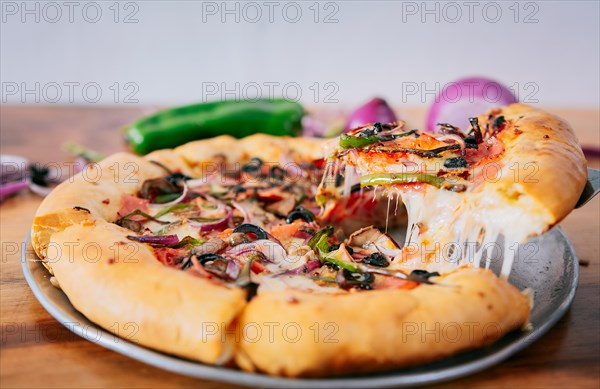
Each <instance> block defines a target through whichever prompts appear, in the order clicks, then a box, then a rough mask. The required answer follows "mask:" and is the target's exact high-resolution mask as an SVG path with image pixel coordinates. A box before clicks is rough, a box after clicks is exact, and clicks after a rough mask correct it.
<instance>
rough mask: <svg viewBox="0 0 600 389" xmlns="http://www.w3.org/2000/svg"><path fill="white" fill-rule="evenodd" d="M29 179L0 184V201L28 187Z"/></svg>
mask: <svg viewBox="0 0 600 389" xmlns="http://www.w3.org/2000/svg"><path fill="white" fill-rule="evenodd" d="M27 186H28V184H27V181H25V180H23V181H15V182H9V183H7V184H4V185H0V201H4V199H5V198H7V197H9V196H11V195H13V194H15V193H17V192H20V191H21V190H23V189H25V188H27Z"/></svg>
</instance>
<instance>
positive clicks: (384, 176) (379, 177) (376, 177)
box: [360, 173, 444, 188]
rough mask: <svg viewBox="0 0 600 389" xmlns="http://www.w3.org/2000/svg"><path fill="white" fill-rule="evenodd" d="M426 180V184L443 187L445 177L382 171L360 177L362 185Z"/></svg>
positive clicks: (408, 182) (409, 182)
mask: <svg viewBox="0 0 600 389" xmlns="http://www.w3.org/2000/svg"><path fill="white" fill-rule="evenodd" d="M419 182H424V183H426V184H429V185H432V186H435V187H438V188H439V187H441V186H442V183H443V182H444V179H443V178H441V177H437V176H433V175H431V174H424V173H380V174H368V175H364V176H362V177H361V178H360V185H361V187H365V186H379V185H394V184H411V183H419Z"/></svg>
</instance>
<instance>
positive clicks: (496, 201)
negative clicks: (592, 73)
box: [318, 104, 587, 277]
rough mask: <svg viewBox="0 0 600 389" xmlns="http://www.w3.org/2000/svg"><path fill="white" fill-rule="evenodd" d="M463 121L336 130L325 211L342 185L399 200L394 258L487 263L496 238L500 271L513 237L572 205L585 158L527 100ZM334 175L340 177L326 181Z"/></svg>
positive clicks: (544, 225) (431, 265) (556, 123)
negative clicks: (466, 124) (433, 126)
mask: <svg viewBox="0 0 600 389" xmlns="http://www.w3.org/2000/svg"><path fill="white" fill-rule="evenodd" d="M470 122H471V128H470V129H469V131H468V132H467V133H464V132H463V131H461V130H460V129H458V128H456V127H454V126H452V125H449V124H440V131H439V133H438V134H429V133H424V132H420V131H417V130H408V129H406V128H404V126H403V123H391V124H380V123H375V124H373V125H369V126H365V127H362V128H357V129H355V130H353V131H351V132H350V133H348V134H343V135H342V136H341V137H340V138H339V139H336V140H335V141H334V142H335V143H332V144H330V145H329V147H328V150H329V151H328V162H329V163H328V169H327V170H326V172H325V176H324V179H323V182H322V184H321V186H320V188H319V195H318V200H319V201H320V203H321V205H322V206H323V208H324V212H325V213H327V212H328V210H330V209H334V208H335V206H336V204H337V203H339V202H340V201H347V200H343V199H344V198H346V197H347V196H348V195H349V191H348V190H339V188H340V187H343V188H356V189H354V190H358V191H362V192H363V194H364V193H365V192H366V191H369V192H370V193H373V197H375V196H376V195H375V194H377V196H379V197H380V196H381V195H385V196H386V197H388V201H391V202H397V201H399V200H401V201H402V202H403V203H404V205H405V207H406V209H407V212H408V229H407V233H406V239H405V242H404V246H403V251H404V252H403V255H401V256H398V260H396V261H394V263H395V265H396V266H399V267H407V268H415V267H423V265H426V266H425V268H427V269H428V270H431V271H436V270H440V271H441V270H446V269H449V268H454V267H456V266H460V265H461V264H465V263H469V264H473V265H475V266H480V265H481V263H480V262H481V261H482V259H483V261H484V262H485V267H486V268H487V267H489V266H490V254H489V253H488V251H489V249H490V247H493V246H494V245H496V244H497V243H499V242H500V243H501V244H502V247H503V249H502V250H501V251H502V253H503V257H504V259H503V263H502V269H501V275H502V276H503V277H508V275H509V273H510V269H511V266H512V261H513V255H512V253H513V251H514V250H513V248H512V247H513V245H514V244H515V243H522V242H524V241H525V240H526V239H527V238H528V237H531V236H535V235H539V234H542V233H543V232H545V231H546V230H548V229H549V228H550V227H552V226H553V225H555V224H556V223H558V222H559V221H560V220H562V218H564V217H565V216H566V215H567V214H568V213H569V212H570V211H571V210H572V209H573V207H574V206H575V204H576V202H577V199H578V198H579V195H580V194H581V191H582V190H583V186H584V185H585V180H586V177H587V171H586V163H585V158H584V156H583V153H582V151H581V148H580V147H579V145H578V143H577V140H576V138H575V135H574V134H573V131H572V130H571V128H570V127H569V125H568V124H567V123H565V122H564V121H562V120H561V119H559V118H557V117H555V116H552V115H550V114H547V113H545V112H543V111H541V110H539V109H536V108H533V107H529V106H526V105H522V104H514V105H511V106H508V107H504V108H498V109H493V110H491V111H489V112H488V113H486V114H483V115H481V116H479V117H475V118H471V119H470ZM337 174H342V175H343V177H344V179H345V183H344V185H343V186H335V185H332V182H333V181H332V177H334V176H336V175H337ZM350 192H351V191H350ZM340 199H342V200H340ZM374 200H375V198H374ZM440 254H442V255H440ZM419 263H420V264H421V265H420V266H419V265H418V264H419Z"/></svg>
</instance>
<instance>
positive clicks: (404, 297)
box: [236, 268, 529, 377]
mask: <svg viewBox="0 0 600 389" xmlns="http://www.w3.org/2000/svg"><path fill="white" fill-rule="evenodd" d="M436 282H440V283H443V284H445V285H448V286H439V285H438V286H430V285H421V286H419V287H417V288H415V289H412V290H375V291H369V292H359V293H347V294H337V295H323V294H313V293H303V292H299V291H294V290H288V291H285V292H283V293H268V292H267V293H265V294H260V293H259V295H258V296H257V297H256V298H254V299H253V300H252V301H251V302H250V303H249V304H248V306H247V307H246V309H245V310H244V312H243V314H242V316H241V318H240V320H239V327H238V338H239V339H240V345H239V351H238V352H237V353H236V361H237V362H238V364H239V365H240V366H241V367H242V368H243V369H245V370H248V371H259V372H266V373H268V374H273V375H282V376H289V377H298V376H303V377H322V376H333V375H343V374H357V373H364V372H374V371H383V370H390V369H398V368H402V367H406V366H412V365H417V364H422V363H426V362H430V361H433V360H437V359H441V358H444V357H447V356H450V355H453V354H456V353H458V352H461V351H465V350H468V349H472V348H476V347H480V346H484V345H487V344H490V343H492V342H494V341H496V340H497V339H499V338H500V337H502V336H503V335H504V334H506V333H508V332H510V331H512V330H515V329H518V328H520V327H522V326H523V325H524V324H525V323H527V320H528V317H529V303H528V300H527V298H526V297H525V296H524V295H523V294H522V293H520V292H519V291H518V290H517V289H516V288H514V287H513V286H511V285H510V284H508V283H506V282H504V281H501V280H499V279H498V278H497V277H496V276H495V275H493V274H492V273H491V272H490V271H486V270H483V269H472V268H467V269H461V270H458V271H456V272H454V273H451V274H450V275H448V276H447V277H440V278H437V279H436Z"/></svg>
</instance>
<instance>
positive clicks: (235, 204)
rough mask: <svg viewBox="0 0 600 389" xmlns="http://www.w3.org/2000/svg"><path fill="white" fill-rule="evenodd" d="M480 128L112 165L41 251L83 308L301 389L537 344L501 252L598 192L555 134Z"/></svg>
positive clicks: (538, 124)
mask: <svg viewBox="0 0 600 389" xmlns="http://www.w3.org/2000/svg"><path fill="white" fill-rule="evenodd" d="M470 122H471V127H470V128H469V129H468V130H465V131H462V130H461V129H459V128H456V127H453V126H451V125H442V128H441V131H440V132H439V133H437V134H432V133H426V132H421V131H418V130H414V129H409V128H406V127H405V125H404V123H402V122H393V123H372V124H369V125H367V126H362V127H359V128H356V129H354V130H352V131H350V132H348V133H345V134H343V135H341V136H340V137H338V138H334V139H329V140H323V139H316V138H294V137H274V136H269V135H264V134H259V135H252V136H248V137H245V138H242V139H234V138H232V137H229V136H218V137H215V138H212V139H208V140H203V141H194V142H191V143H187V144H185V145H183V146H180V147H177V148H175V149H168V150H159V151H155V152H152V153H150V154H148V155H146V156H144V157H137V156H134V155H132V154H128V153H119V154H115V155H113V156H110V157H108V158H106V159H104V160H103V161H102V162H100V163H98V164H91V165H88V167H87V168H86V170H85V171H83V172H82V173H81V174H79V175H77V176H75V177H73V178H72V179H71V180H69V181H68V182H65V183H63V184H61V185H60V186H59V187H57V188H56V189H55V190H54V191H53V192H52V193H51V194H50V195H49V196H48V197H47V198H46V199H45V200H44V202H43V203H42V205H41V206H40V207H39V209H38V210H37V213H36V216H35V219H34V221H33V226H32V244H33V247H34V249H35V251H36V252H37V254H38V255H39V256H40V258H42V259H43V260H44V265H45V266H46V267H47V268H48V270H49V271H50V272H51V274H52V275H53V279H52V281H53V283H54V284H55V286H57V287H59V288H61V289H62V290H63V291H64V293H65V294H66V295H67V296H68V298H69V300H70V301H71V303H72V304H73V306H74V307H75V308H76V309H77V310H79V311H80V312H81V313H82V314H84V315H85V316H86V317H87V318H89V319H90V320H91V321H93V322H94V323H97V324H98V325H100V326H102V327H104V328H105V329H107V330H109V331H111V332H113V333H116V334H120V333H121V334H122V333H123V332H124V331H125V330H126V329H124V328H122V327H123V326H125V325H126V323H131V322H134V323H136V324H137V325H138V331H137V333H136V335H135V340H136V341H137V342H138V343H139V344H141V345H143V346H147V347H150V348H153V349H156V350H160V351H163V352H165V353H169V354H174V355H178V356H181V357H184V358H188V359H192V360H197V361H200V362H203V363H207V364H215V365H224V366H230V367H237V368H240V369H243V370H246V371H254V372H262V373H266V374H271V375H279V376H291V377H300V376H301V377H325V376H335V375H345V374H358V373H369V372H376V371H386V370H392V369H398V368H402V367H407V366H413V365H419V364H424V363H427V362H431V361H434V360H439V359H442V358H445V357H448V356H451V355H454V354H457V353H460V352H463V351H465V350H469V349H474V348H477V347H482V346H485V345H488V344H491V343H493V342H495V341H497V340H498V339H500V338H501V337H503V336H504V335H505V334H507V333H509V332H511V331H519V330H522V329H523V328H525V327H526V326H527V324H528V319H529V312H530V309H531V301H532V300H531V293H530V292H529V291H527V290H525V291H520V290H518V289H517V288H515V287H514V286H512V285H511V284H510V283H509V282H508V278H509V275H510V270H511V266H512V256H511V253H512V252H513V251H512V250H509V249H508V248H510V247H511V245H513V244H515V243H521V242H524V241H525V240H526V239H528V238H529V237H531V236H535V235H539V234H542V233H543V232H545V231H546V230H548V229H549V228H550V227H552V226H553V225H555V224H556V223H558V222H559V221H560V220H561V219H563V218H564V217H565V216H566V215H567V214H568V213H569V212H570V211H571V210H572V209H573V208H574V206H575V204H576V202H577V200H578V198H579V195H580V194H581V192H582V189H583V186H584V184H585V181H586V177H587V171H586V164H585V159H584V156H583V153H582V151H581V149H580V147H579V145H578V143H577V140H576V138H575V136H574V134H573V131H572V130H571V128H570V127H569V125H568V124H567V123H565V122H564V121H562V120H561V119H559V118H557V117H555V116H552V115H550V114H548V113H545V112H543V111H540V110H538V109H535V108H532V107H529V106H526V105H520V104H515V105H510V106H507V107H504V108H498V109H494V110H491V111H489V112H486V113H484V114H482V115H481V116H479V117H476V118H471V119H470ZM400 225H405V226H407V227H406V232H405V234H403V236H402V238H401V239H400V240H399V239H398V237H396V236H394V237H393V236H392V235H391V234H388V233H387V232H388V229H390V231H391V230H392V229H394V230H395V229H397V228H398V226H400ZM491 242H501V245H502V247H505V248H507V249H505V250H504V251H503V258H502V263H501V266H500V269H499V276H497V275H496V274H495V273H494V272H492V270H491V267H492V266H491V257H492V256H491V254H490V252H489V251H490V249H489V248H490V247H491V246H490V245H489V243H491ZM442 331H443V332H444V333H445V334H446V336H443V337H436V336H423V334H427V333H433V334H435V333H438V334H439V333H440V332H442Z"/></svg>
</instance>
